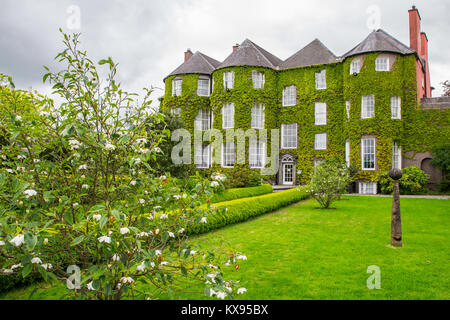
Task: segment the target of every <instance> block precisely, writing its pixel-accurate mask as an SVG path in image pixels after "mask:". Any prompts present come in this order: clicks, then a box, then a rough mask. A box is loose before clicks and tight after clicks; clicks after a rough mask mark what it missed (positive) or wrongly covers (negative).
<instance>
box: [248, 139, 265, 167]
mask: <svg viewBox="0 0 450 320" xmlns="http://www.w3.org/2000/svg"><path fill="white" fill-rule="evenodd" d="M265 155H266V143H265V142H264V141H261V140H257V139H250V143H249V163H250V168H263V167H264V165H265Z"/></svg>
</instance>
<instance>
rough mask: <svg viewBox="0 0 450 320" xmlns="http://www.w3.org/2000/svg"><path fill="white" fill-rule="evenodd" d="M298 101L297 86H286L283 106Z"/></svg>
mask: <svg viewBox="0 0 450 320" xmlns="http://www.w3.org/2000/svg"><path fill="white" fill-rule="evenodd" d="M296 103H297V88H296V87H295V86H289V87H284V89H283V106H294V105H296Z"/></svg>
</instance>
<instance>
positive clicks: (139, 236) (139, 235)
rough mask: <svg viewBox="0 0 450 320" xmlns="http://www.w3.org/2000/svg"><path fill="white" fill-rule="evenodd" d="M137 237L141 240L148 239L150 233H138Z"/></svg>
mask: <svg viewBox="0 0 450 320" xmlns="http://www.w3.org/2000/svg"><path fill="white" fill-rule="evenodd" d="M136 236H138V238H141V237H148V232H144V231H143V232H141V233H138V234H137V235H136Z"/></svg>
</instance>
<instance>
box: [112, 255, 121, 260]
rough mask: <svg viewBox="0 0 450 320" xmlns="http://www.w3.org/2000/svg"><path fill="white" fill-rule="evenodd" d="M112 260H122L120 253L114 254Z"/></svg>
mask: <svg viewBox="0 0 450 320" xmlns="http://www.w3.org/2000/svg"><path fill="white" fill-rule="evenodd" d="M112 260H113V261H119V260H120V256H119V255H118V254H116V253H115V254H114V255H113V256H112Z"/></svg>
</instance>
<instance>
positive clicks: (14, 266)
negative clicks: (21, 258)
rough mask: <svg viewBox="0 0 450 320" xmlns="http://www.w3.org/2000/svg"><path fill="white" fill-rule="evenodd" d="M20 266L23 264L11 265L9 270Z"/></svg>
mask: <svg viewBox="0 0 450 320" xmlns="http://www.w3.org/2000/svg"><path fill="white" fill-rule="evenodd" d="M22 267H23V266H22V264H21V263H19V264H15V265H13V266H11V270H14V269H17V268H22Z"/></svg>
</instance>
